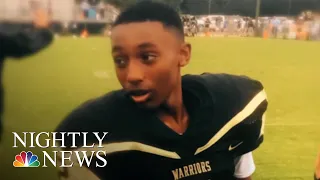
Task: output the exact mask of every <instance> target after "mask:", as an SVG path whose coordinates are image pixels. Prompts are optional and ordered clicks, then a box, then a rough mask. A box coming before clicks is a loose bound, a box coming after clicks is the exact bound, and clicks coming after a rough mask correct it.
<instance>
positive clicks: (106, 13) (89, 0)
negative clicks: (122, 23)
mask: <svg viewBox="0 0 320 180" xmlns="http://www.w3.org/2000/svg"><path fill="white" fill-rule="evenodd" d="M77 5H78V9H79V10H80V11H78V12H79V13H78V16H79V19H80V20H109V21H112V20H114V19H115V18H116V16H117V15H118V14H119V13H120V12H119V10H118V9H117V8H115V7H114V6H112V5H110V4H106V3H104V2H103V1H100V0H81V1H79V2H78V3H77Z"/></svg>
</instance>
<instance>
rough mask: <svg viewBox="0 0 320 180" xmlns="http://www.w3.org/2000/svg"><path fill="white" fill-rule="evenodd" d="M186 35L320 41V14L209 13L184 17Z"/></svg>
mask: <svg viewBox="0 0 320 180" xmlns="http://www.w3.org/2000/svg"><path fill="white" fill-rule="evenodd" d="M181 19H182V21H183V23H184V28H185V34H186V36H255V35H258V36H261V37H264V38H283V39H301V40H320V15H316V14H310V13H302V14H301V15H299V16H297V17H260V18H258V21H257V20H256V19H254V18H251V17H243V16H225V15H208V16H192V15H182V17H181Z"/></svg>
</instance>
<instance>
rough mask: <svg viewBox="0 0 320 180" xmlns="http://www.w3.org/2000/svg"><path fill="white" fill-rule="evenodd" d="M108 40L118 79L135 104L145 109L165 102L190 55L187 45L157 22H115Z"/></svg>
mask: <svg viewBox="0 0 320 180" xmlns="http://www.w3.org/2000/svg"><path fill="white" fill-rule="evenodd" d="M111 43H112V56H113V59H114V63H115V69H116V74H117V77H118V80H119V82H120V83H121V85H122V87H123V89H124V90H126V91H127V92H128V93H129V95H130V97H131V98H132V99H133V100H134V101H135V102H136V103H138V104H140V105H143V106H145V107H147V108H156V107H158V106H159V105H160V104H162V103H164V102H165V101H166V99H167V98H168V97H169V96H170V95H171V92H172V91H173V89H175V87H176V85H177V83H180V78H181V75H180V67H182V66H184V65H186V64H187V63H188V61H189V58H190V45H188V44H185V43H184V42H183V40H182V39H181V38H180V37H179V35H178V33H177V32H176V31H175V30H174V29H173V28H168V27H164V26H163V24H162V23H160V22H133V23H128V24H120V25H117V26H116V27H114V28H113V29H112V33H111Z"/></svg>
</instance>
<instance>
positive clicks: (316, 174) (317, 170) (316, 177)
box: [314, 151, 320, 180]
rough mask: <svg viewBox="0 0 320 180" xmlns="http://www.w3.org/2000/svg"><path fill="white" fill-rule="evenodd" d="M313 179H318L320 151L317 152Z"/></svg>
mask: <svg viewBox="0 0 320 180" xmlns="http://www.w3.org/2000/svg"><path fill="white" fill-rule="evenodd" d="M314 179H315V180H320V151H319V153H318V157H317V160H316V172H315V174H314Z"/></svg>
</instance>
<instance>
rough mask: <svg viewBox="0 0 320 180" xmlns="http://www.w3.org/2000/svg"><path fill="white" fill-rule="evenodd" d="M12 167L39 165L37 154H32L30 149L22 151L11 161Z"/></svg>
mask: <svg viewBox="0 0 320 180" xmlns="http://www.w3.org/2000/svg"><path fill="white" fill-rule="evenodd" d="M13 166H14V167H39V166H40V162H39V161H38V156H37V155H33V153H32V152H31V151H29V152H27V153H26V152H25V151H22V152H21V153H20V154H18V155H16V158H15V161H14V162H13Z"/></svg>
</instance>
